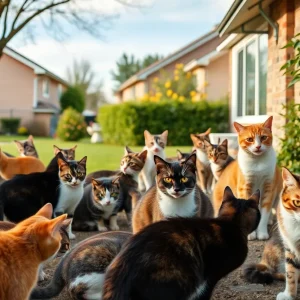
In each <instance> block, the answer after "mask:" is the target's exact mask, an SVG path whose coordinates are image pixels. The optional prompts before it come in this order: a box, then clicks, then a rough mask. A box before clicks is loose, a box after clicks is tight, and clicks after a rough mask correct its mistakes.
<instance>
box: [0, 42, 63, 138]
mask: <svg viewBox="0 0 300 300" xmlns="http://www.w3.org/2000/svg"><path fill="white" fill-rule="evenodd" d="M67 86H68V83H67V82H66V81H64V80H63V79H61V78H59V77H58V76H56V75H55V74H53V73H51V72H49V71H48V70H46V69H45V68H43V67H42V66H40V65H38V64H37V63H35V62H33V61H32V60H30V59H28V58H27V57H25V56H23V55H21V54H20V53H18V52H16V51H15V50H13V49H11V48H9V47H6V48H5V49H4V54H3V56H2V57H1V59H0V103H1V108H0V118H9V117H14V118H20V119H21V125H22V126H25V127H26V128H27V129H28V130H29V132H30V133H31V134H33V135H40V136H48V135H50V133H53V131H54V130H55V129H54V127H55V125H56V123H57V118H58V114H59V112H60V105H59V99H60V96H61V94H62V92H63V91H64V90H65V89H66V88H67Z"/></svg>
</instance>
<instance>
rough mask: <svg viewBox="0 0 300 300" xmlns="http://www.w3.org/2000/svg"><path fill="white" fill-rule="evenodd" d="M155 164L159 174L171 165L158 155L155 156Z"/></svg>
mask: <svg viewBox="0 0 300 300" xmlns="http://www.w3.org/2000/svg"><path fill="white" fill-rule="evenodd" d="M154 162H155V165H156V172H157V174H159V173H160V172H161V169H165V168H166V167H169V163H167V162H166V161H165V160H163V159H162V158H161V157H159V156H157V155H154Z"/></svg>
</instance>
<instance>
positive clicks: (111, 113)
mask: <svg viewBox="0 0 300 300" xmlns="http://www.w3.org/2000/svg"><path fill="white" fill-rule="evenodd" d="M228 118H229V112H228V104H227V102H224V101H222V102H212V103H209V102H206V101H201V102H196V103H192V102H183V103H181V102H177V101H166V102H158V103H149V102H147V103H145V102H127V103H122V104H114V105H105V106H102V107H101V108H100V110H99V114H98V122H99V123H100V124H101V126H102V134H103V140H104V142H105V143H109V144H118V145H144V143H145V142H144V134H143V133H144V130H145V129H147V130H149V131H150V132H151V133H161V132H163V131H164V130H166V129H168V130H169V137H168V145H177V146H181V145H190V144H191V140H190V133H200V132H204V131H206V130H207V128H209V127H211V129H212V132H228V130H229V120H228Z"/></svg>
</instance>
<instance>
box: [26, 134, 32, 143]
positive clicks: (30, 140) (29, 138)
mask: <svg viewBox="0 0 300 300" xmlns="http://www.w3.org/2000/svg"><path fill="white" fill-rule="evenodd" d="M27 140H28V141H29V142H31V143H33V136H32V135H30V136H29V137H28V139H27Z"/></svg>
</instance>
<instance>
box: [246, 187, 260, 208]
mask: <svg viewBox="0 0 300 300" xmlns="http://www.w3.org/2000/svg"><path fill="white" fill-rule="evenodd" d="M248 200H254V201H255V202H256V204H257V205H259V200H260V190H256V192H255V193H254V194H252V195H251V196H250V198H249V199H248Z"/></svg>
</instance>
